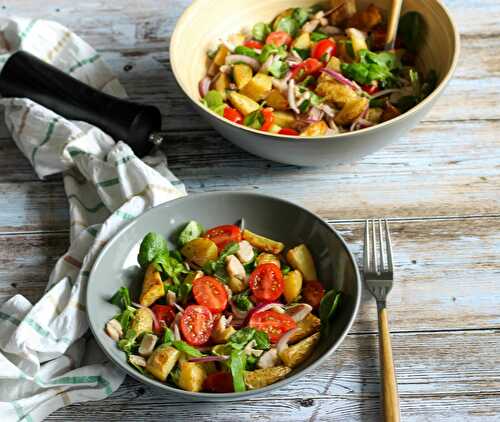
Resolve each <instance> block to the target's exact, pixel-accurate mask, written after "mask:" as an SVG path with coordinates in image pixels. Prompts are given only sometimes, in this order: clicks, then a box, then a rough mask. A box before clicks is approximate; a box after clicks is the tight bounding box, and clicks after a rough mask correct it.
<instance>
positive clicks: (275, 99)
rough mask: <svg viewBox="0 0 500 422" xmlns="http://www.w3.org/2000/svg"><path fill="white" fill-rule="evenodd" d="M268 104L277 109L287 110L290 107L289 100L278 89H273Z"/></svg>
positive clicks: (268, 97) (267, 99)
mask: <svg viewBox="0 0 500 422" xmlns="http://www.w3.org/2000/svg"><path fill="white" fill-rule="evenodd" d="M266 102H267V105H268V106H269V107H272V108H274V109H275V110H279V111H285V110H287V109H288V100H287V99H286V98H285V96H284V95H283V94H282V93H281V92H280V91H279V90H278V89H273V90H272V91H271V92H270V93H269V95H268V96H267V98H266Z"/></svg>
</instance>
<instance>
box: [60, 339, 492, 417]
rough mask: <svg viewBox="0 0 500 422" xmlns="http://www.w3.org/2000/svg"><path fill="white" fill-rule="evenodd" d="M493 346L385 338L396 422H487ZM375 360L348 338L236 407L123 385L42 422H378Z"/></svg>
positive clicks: (365, 345)
mask: <svg viewBox="0 0 500 422" xmlns="http://www.w3.org/2000/svg"><path fill="white" fill-rule="evenodd" d="M463 344H467V346H468V348H469V353H468V354H467V355H466V356H463V355H461V349H462V347H463ZM499 345H500V335H499V333H498V332H494V331H489V332H486V331H484V332H456V333H433V334H411V335H409V334H397V335H393V347H394V355H395V358H396V367H397V371H398V376H399V388H400V393H401V413H402V420H404V421H408V420H409V421H422V420H424V421H425V420H433V421H438V420H439V421H441V420H456V421H464V420H468V421H469V420H471V421H476V420H477V421H479V420H494V419H495V417H496V415H497V414H498V412H499V411H500V395H499V394H500V382H499V376H500V373H499V365H496V366H495V365H494V364H492V363H493V362H491V356H490V355H489V354H488V353H487V350H491V348H495V347H498V346H499ZM376 355H377V338H376V336H375V335H349V336H348V337H347V339H346V341H345V342H344V343H343V344H342V346H341V347H340V348H339V350H338V351H337V352H336V353H335V354H334V355H332V357H330V358H329V359H328V360H327V362H326V363H325V364H324V365H322V366H321V368H319V369H318V370H317V371H315V372H314V374H311V375H310V376H306V377H304V378H303V379H302V380H301V381H300V382H297V383H294V384H292V385H290V386H288V387H285V388H283V389H281V390H278V391H274V392H271V393H269V394H268V395H266V397H256V398H254V399H251V400H246V401H242V402H237V403H190V402H186V401H183V400H181V399H178V398H177V397H174V396H168V395H165V394H161V393H158V392H156V391H155V390H153V389H149V388H145V387H144V386H142V385H141V384H139V383H137V382H136V381H134V380H132V379H130V378H127V381H126V383H125V384H124V385H123V386H122V387H121V388H120V390H118V391H117V392H116V393H115V394H113V395H112V396H111V397H110V398H108V399H107V400H104V401H101V402H96V403H92V404H91V405H90V404H86V405H77V406H72V407H69V408H66V409H62V410H60V411H58V412H57V413H56V414H55V415H53V416H52V417H51V418H50V419H51V420H72V421H87V420H89V414H88V410H87V409H88V408H89V407H92V411H93V412H96V414H98V415H99V417H100V420H103V421H104V420H110V421H111V420H118V419H119V420H124V421H128V420H130V421H137V420H143V421H152V420H159V419H161V420H175V421H190V420H193V419H195V420H203V421H212V420H223V421H230V420H238V421H250V420H264V421H343V420H348V421H379V420H380V414H381V413H380V412H381V408H380V404H379V403H380V398H379V388H380V386H379V374H378V364H377V358H376ZM457 361H460V365H457ZM479 391H481V393H480V394H479V393H478V392H479Z"/></svg>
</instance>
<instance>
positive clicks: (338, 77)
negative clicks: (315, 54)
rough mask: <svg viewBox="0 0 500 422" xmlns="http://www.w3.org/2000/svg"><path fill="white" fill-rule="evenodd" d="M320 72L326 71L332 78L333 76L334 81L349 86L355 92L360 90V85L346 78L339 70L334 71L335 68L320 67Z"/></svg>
mask: <svg viewBox="0 0 500 422" xmlns="http://www.w3.org/2000/svg"><path fill="white" fill-rule="evenodd" d="M321 72H323V73H326V74H327V75H329V76H331V77H332V78H334V79H335V80H336V81H338V82H340V83H341V84H344V85H347V86H348V87H350V88H351V89H353V90H354V91H357V92H360V91H362V89H361V88H360V86H359V85H358V84H357V83H356V82H353V81H351V80H349V79H347V78H346V77H345V76H344V75H342V74H341V73H339V72H336V71H335V70H332V69H328V68H327V67H324V68H323V69H321Z"/></svg>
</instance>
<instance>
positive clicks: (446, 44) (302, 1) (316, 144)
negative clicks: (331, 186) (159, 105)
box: [170, 0, 460, 166]
mask: <svg viewBox="0 0 500 422" xmlns="http://www.w3.org/2000/svg"><path fill="white" fill-rule="evenodd" d="M316 3H317V0H266V1H255V0H195V1H194V2H193V4H192V5H191V6H189V7H188V8H187V9H186V11H185V12H184V14H183V15H182V16H181V18H180V19H179V21H178V22H177V25H176V27H175V30H174V33H173V35H172V39H171V43H170V63H171V66H172V70H173V73H174V76H175V78H176V80H177V82H178V84H179V85H180V87H181V88H182V90H183V91H184V93H185V94H186V95H187V96H188V98H189V99H190V100H191V102H192V103H193V105H194V107H195V108H196V109H197V110H198V112H199V113H200V114H201V116H202V117H203V118H205V119H206V120H207V121H208V122H209V123H210V124H211V125H212V126H213V127H214V128H215V129H216V130H217V131H218V132H219V133H220V134H221V135H222V136H223V137H225V138H226V139H228V140H229V141H231V142H232V143H234V144H235V145H238V146H239V147H240V148H242V149H244V150H246V151H248V152H251V153H252V154H255V155H258V156H261V157H263V158H267V159H269V160H273V161H278V162H282V163H286V164H295V165H303V166H321V165H328V164H340V163H349V162H353V161H356V160H359V159H360V158H362V157H364V156H366V155H368V154H371V153H372V152H375V151H377V150H379V149H381V148H382V147H383V146H385V145H387V144H389V143H390V142H392V141H394V140H396V139H398V138H399V137H400V136H401V135H403V134H404V133H406V132H407V131H409V130H410V129H412V128H413V127H415V126H416V125H417V124H418V122H420V121H421V120H422V119H423V118H424V116H425V115H426V114H427V113H428V112H429V110H430V109H431V107H432V106H433V104H434V103H435V101H436V100H437V99H438V98H439V96H440V95H441V94H442V92H443V90H444V89H445V87H446V85H447V84H448V82H449V81H450V79H451V77H452V75H453V72H454V70H455V67H456V65H457V61H458V56H459V50H460V40H459V35H458V32H457V29H456V27H455V25H454V23H453V21H452V18H451V17H450V14H449V13H448V11H447V10H446V8H445V7H444V6H443V5H442V4H441V3H440V2H439V1H438V0H426V1H421V0H405V1H404V4H403V13H405V12H407V11H411V10H415V11H417V12H420V13H421V14H422V15H423V17H424V19H425V21H426V24H427V36H426V38H425V41H424V42H423V46H422V48H421V50H420V54H419V57H418V68H419V69H420V70H422V71H424V72H427V71H428V70H430V69H435V70H436V71H437V73H438V76H439V84H438V86H437V88H436V89H435V91H434V92H433V93H432V94H431V95H430V96H428V97H427V98H426V99H425V100H424V101H422V102H421V103H420V104H418V105H417V106H416V107H414V108H413V109H411V110H409V111H408V112H406V113H404V114H403V115H401V116H399V117H397V118H395V119H393V120H390V121H388V122H385V123H382V124H379V125H376V126H373V127H370V128H367V129H362V130H359V131H356V132H352V133H351V132H349V133H342V134H338V135H333V136H322V137H316V138H301V137H296V136H284V135H276V134H270V133H267V132H261V131H258V130H255V129H250V128H248V127H244V126H241V125H237V124H234V123H231V122H229V121H228V120H226V119H224V118H222V117H221V116H219V115H217V114H216V113H214V112H212V111H210V110H208V109H207V108H206V107H204V106H203V105H202V104H201V103H200V96H199V93H198V83H199V81H200V80H201V79H202V78H203V77H204V76H205V74H206V70H207V55H206V52H207V49H208V47H209V45H210V44H211V43H213V41H216V40H218V39H220V38H224V37H226V36H227V35H230V34H233V33H236V32H239V31H240V30H241V29H242V28H252V26H253V25H254V24H255V23H257V22H262V21H264V22H268V21H271V20H272V19H273V18H274V17H275V16H276V15H277V14H278V13H280V12H281V11H283V10H285V9H287V8H290V7H307V6H311V5H313V4H316ZM369 3H375V4H376V5H377V6H379V7H381V8H382V9H383V10H388V6H389V4H390V0H359V1H358V5H359V7H361V8H362V7H365V6H367V5H368V4H369Z"/></svg>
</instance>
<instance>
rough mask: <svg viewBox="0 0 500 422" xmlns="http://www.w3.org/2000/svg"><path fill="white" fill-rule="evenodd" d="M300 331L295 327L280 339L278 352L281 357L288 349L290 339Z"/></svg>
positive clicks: (277, 346)
mask: <svg viewBox="0 0 500 422" xmlns="http://www.w3.org/2000/svg"><path fill="white" fill-rule="evenodd" d="M297 331H298V328H297V327H295V328H293V329H291V330H290V331H287V332H286V333H285V334H283V335H282V336H281V338H280V339H279V341H278V343H277V344H276V350H277V351H278V356H281V354H282V353H283V352H284V351H285V350H286V349H287V348H288V342H289V341H290V338H291V337H292V336H293V335H294V334H295V333H296V332H297Z"/></svg>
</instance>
